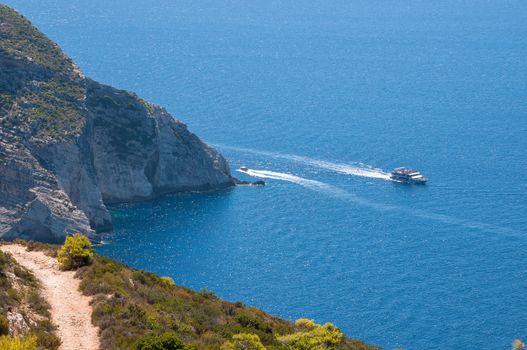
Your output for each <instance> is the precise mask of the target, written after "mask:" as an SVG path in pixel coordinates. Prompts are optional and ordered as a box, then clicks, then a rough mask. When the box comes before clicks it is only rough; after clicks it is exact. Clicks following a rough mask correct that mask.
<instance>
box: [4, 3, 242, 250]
mask: <svg viewBox="0 0 527 350" xmlns="http://www.w3.org/2000/svg"><path fill="white" fill-rule="evenodd" d="M232 184H233V180H232V178H231V176H230V172H229V166H228V164H227V162H226V161H225V159H224V158H223V157H222V156H221V155H220V154H219V153H218V152H216V151H215V150H214V149H213V148H211V147H209V146H208V145H206V144H205V143H203V142H202V141H201V140H200V139H199V138H198V137H197V136H196V135H194V134H192V133H191V132H190V131H189V130H188V129H187V127H186V126H185V125H184V124H183V123H181V122H179V121H177V120H176V119H174V118H173V117H172V116H171V115H170V114H169V113H168V112H167V111H166V110H164V109H163V108H161V107H158V106H155V105H152V104H150V103H148V102H146V101H144V100H142V99H141V98H139V97H137V96H136V95H134V94H132V93H130V92H127V91H122V90H117V89H114V88H112V87H109V86H104V85H102V84H99V83H97V82H95V81H92V80H90V79H87V78H85V77H84V75H83V74H82V73H81V72H80V71H79V69H78V68H77V67H76V66H75V64H74V63H73V62H71V60H70V59H69V58H67V57H66V56H65V55H64V54H63V53H62V51H61V50H60V49H59V48H58V47H57V45H56V44H54V43H53V42H51V41H50V40H49V39H47V38H46V37H45V36H44V35H43V34H42V33H40V32H38V30H36V29H35V28H34V27H33V26H32V25H31V23H29V21H27V20H26V19H24V18H23V17H22V16H21V15H19V14H18V13H17V12H15V11H14V10H11V9H10V8H8V7H6V6H3V5H0V238H6V239H12V238H16V237H21V238H26V239H36V240H45V241H61V240H62V239H63V238H64V236H65V235H66V234H68V233H70V232H72V231H79V232H81V233H84V234H87V235H88V236H91V237H93V238H96V235H97V232H99V231H104V230H109V229H111V227H112V224H111V217H110V215H109V213H108V210H107V209H106V206H105V204H108V203H117V202H127V201H135V200H144V199H149V198H153V197H155V196H158V195H160V194H164V193H169V192H179V191H188V190H211V189H219V188H224V187H228V186H231V185H232Z"/></svg>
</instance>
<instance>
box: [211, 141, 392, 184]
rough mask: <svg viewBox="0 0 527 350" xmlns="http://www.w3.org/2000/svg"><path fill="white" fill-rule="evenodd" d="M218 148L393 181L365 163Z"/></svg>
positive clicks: (383, 172) (385, 174)
mask: <svg viewBox="0 0 527 350" xmlns="http://www.w3.org/2000/svg"><path fill="white" fill-rule="evenodd" d="M216 146H217V147H220V148H224V149H230V150H233V151H238V152H245V153H252V154H259V155H264V156H268V157H272V158H278V159H286V160H291V161H294V162H297V163H302V164H306V165H310V166H312V167H315V168H319V169H325V170H330V171H334V172H337V173H341V174H346V175H354V176H362V177H369V178H374V179H382V180H388V181H390V180H391V179H390V174H388V173H387V172H385V171H383V170H381V169H377V168H374V167H371V166H368V165H365V164H363V163H359V162H355V163H351V164H346V163H333V162H328V161H325V160H319V159H313V158H309V157H304V156H298V155H294V154H285V153H276V152H267V151H260V150H255V149H250V148H239V147H232V146H225V145H216Z"/></svg>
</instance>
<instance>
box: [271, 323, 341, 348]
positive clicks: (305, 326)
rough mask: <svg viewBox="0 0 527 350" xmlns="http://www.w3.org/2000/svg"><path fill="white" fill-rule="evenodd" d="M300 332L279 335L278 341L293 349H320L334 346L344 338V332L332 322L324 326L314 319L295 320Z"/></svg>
mask: <svg viewBox="0 0 527 350" xmlns="http://www.w3.org/2000/svg"><path fill="white" fill-rule="evenodd" d="M295 325H296V326H297V327H298V332H296V333H293V334H288V335H284V336H281V337H278V341H280V342H281V343H282V344H284V345H286V346H288V347H289V348H290V349H292V350H319V349H327V348H333V347H335V346H336V345H339V344H341V343H342V341H343V340H344V334H342V332H341V331H340V329H338V328H337V327H335V326H334V325H333V324H331V323H326V324H324V325H323V326H321V325H319V324H316V323H315V322H313V321H312V320H307V319H299V320H297V321H296V322H295Z"/></svg>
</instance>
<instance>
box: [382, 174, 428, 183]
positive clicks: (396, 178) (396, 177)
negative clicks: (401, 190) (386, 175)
mask: <svg viewBox="0 0 527 350" xmlns="http://www.w3.org/2000/svg"><path fill="white" fill-rule="evenodd" d="M390 179H392V180H393V181H395V182H399V183H404V184H410V185H426V182H427V181H428V180H427V179H422V180H414V179H407V178H402V177H399V176H394V175H392V176H390Z"/></svg>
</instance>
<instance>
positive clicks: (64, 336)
mask: <svg viewBox="0 0 527 350" xmlns="http://www.w3.org/2000/svg"><path fill="white" fill-rule="evenodd" d="M0 249H1V250H3V251H5V252H9V253H11V254H12V255H13V257H14V258H15V260H16V261H17V262H18V263H19V264H20V265H22V266H24V267H25V268H27V269H29V270H31V271H32V272H33V273H34V274H35V276H36V277H37V278H38V279H39V280H40V281H41V283H42V287H43V288H42V296H43V297H44V298H45V299H46V300H47V301H48V303H49V304H50V305H51V319H52V321H53V324H55V325H56V326H57V327H58V330H57V335H58V336H59V337H60V339H61V340H62V345H61V346H60V348H59V349H60V350H98V349H99V335H98V333H97V328H96V327H95V326H94V325H92V323H91V313H92V308H91V306H90V304H89V302H90V298H89V297H87V296H84V295H82V293H81V292H80V290H79V284H80V280H78V279H76V278H74V275H75V272H72V271H60V270H59V268H58V263H57V260H56V259H54V258H51V257H49V256H47V255H45V254H44V253H42V252H36V251H33V252H28V251H26V248H25V247H23V246H20V245H15V244H13V245H2V246H0Z"/></svg>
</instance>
